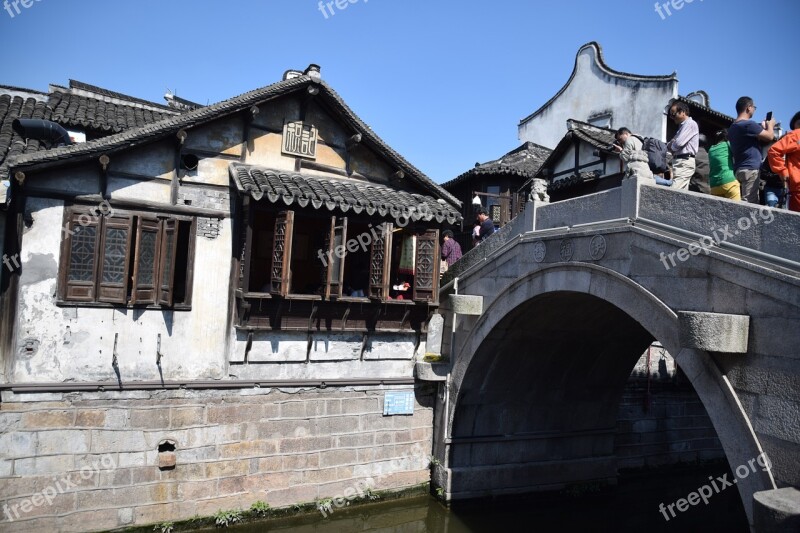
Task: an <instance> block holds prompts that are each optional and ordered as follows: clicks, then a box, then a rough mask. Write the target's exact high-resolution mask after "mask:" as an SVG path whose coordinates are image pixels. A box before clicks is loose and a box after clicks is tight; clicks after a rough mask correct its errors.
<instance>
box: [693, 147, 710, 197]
mask: <svg viewBox="0 0 800 533" xmlns="http://www.w3.org/2000/svg"><path fill="white" fill-rule="evenodd" d="M698 142H699V147H698V148H697V154H695V156H694V174H692V179H691V180H690V181H689V190H690V191H694V192H701V193H703V194H709V193H710V192H711V190H710V187H709V185H708V139H707V138H706V136H705V135H703V134H702V133H701V134H700V136H699V137H698Z"/></svg>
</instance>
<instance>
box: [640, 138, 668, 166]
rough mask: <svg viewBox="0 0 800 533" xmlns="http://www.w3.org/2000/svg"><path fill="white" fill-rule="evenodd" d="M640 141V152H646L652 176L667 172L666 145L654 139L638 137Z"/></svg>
mask: <svg viewBox="0 0 800 533" xmlns="http://www.w3.org/2000/svg"><path fill="white" fill-rule="evenodd" d="M636 138H637V139H639V140H640V141H642V150H644V151H645V152H647V164H648V166H649V167H650V170H651V171H652V172H653V174H663V173H665V172H666V171H667V170H668V166H667V145H666V144H665V143H664V142H663V141H660V140H658V139H656V138H654V137H639V136H638V135H637V136H636Z"/></svg>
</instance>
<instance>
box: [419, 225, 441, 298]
mask: <svg viewBox="0 0 800 533" xmlns="http://www.w3.org/2000/svg"><path fill="white" fill-rule="evenodd" d="M438 282H439V231H438V230H431V231H427V232H425V233H424V234H423V235H418V236H417V253H416V265H415V272H414V300H422V301H428V302H435V301H437V295H438V292H439V287H438Z"/></svg>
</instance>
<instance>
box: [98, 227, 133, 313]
mask: <svg viewBox="0 0 800 533" xmlns="http://www.w3.org/2000/svg"><path fill="white" fill-rule="evenodd" d="M132 224H133V218H132V217H119V216H117V217H108V218H105V219H103V225H102V242H101V245H100V265H99V267H100V275H99V278H100V279H99V280H98V283H97V301H99V302H109V303H118V304H124V303H127V301H128V281H129V277H130V273H129V268H128V267H129V264H130V257H131V232H132Z"/></svg>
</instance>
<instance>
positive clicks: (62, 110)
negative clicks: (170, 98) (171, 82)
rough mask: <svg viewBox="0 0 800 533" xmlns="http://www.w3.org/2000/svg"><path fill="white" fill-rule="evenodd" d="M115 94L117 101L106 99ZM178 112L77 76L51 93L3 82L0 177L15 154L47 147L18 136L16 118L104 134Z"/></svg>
mask: <svg viewBox="0 0 800 533" xmlns="http://www.w3.org/2000/svg"><path fill="white" fill-rule="evenodd" d="M73 89H79V90H81V91H84V92H85V91H90V90H91V91H92V92H94V93H97V94H98V95H99V96H98V97H97V98H93V97H90V96H83V95H77V94H73V93H72V90H73ZM112 98H113V99H114V101H115V103H111V102H107V101H105V100H108V99H112ZM104 99H105V100H104ZM156 109H157V110H158V111H156ZM178 114H179V113H178V112H176V111H175V110H171V109H170V108H168V107H166V106H162V105H161V104H156V103H153V102H148V101H146V100H141V99H139V98H134V97H132V96H127V95H124V94H121V93H115V92H112V91H107V90H105V89H101V88H99V87H94V86H91V85H87V84H84V83H80V82H76V81H74V80H70V87H69V88H67V87H59V86H55V85H54V86H52V88H51V92H50V93H43V92H40V91H33V90H30V89H22V88H19V87H11V86H5V85H0V180H7V179H8V169H9V166H10V162H11V161H12V160H13V159H14V158H16V157H19V156H22V155H32V154H35V153H38V152H42V151H44V150H46V149H47V148H48V147H47V145H46V144H45V143H43V142H40V141H37V140H35V139H28V140H27V142H26V140H25V139H22V138H21V137H19V135H17V134H16V133H15V132H14V131H13V130H12V128H11V123H12V122H13V121H14V120H15V119H18V118H21V119H26V118H27V119H42V120H52V121H53V122H57V123H58V124H60V125H62V126H64V127H65V128H67V129H81V130H86V131H89V132H91V133H93V134H95V135H100V136H102V135H107V134H110V133H119V132H121V131H124V130H127V129H131V128H134V127H139V126H144V125H146V124H151V123H153V122H158V121H159V120H163V119H164V118H165V117H169V116H175V115H178ZM4 196H5V190H4V187H3V185H0V203H3V202H4V201H5V198H4Z"/></svg>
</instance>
